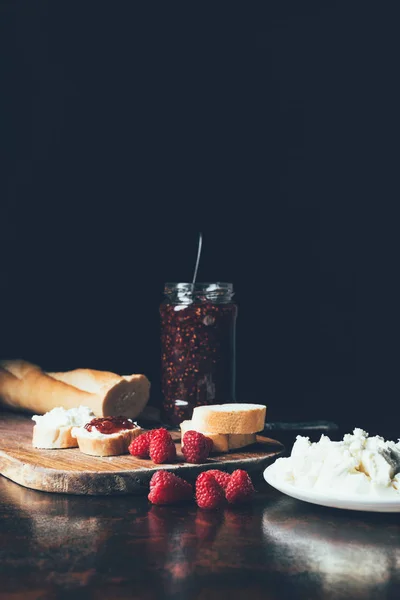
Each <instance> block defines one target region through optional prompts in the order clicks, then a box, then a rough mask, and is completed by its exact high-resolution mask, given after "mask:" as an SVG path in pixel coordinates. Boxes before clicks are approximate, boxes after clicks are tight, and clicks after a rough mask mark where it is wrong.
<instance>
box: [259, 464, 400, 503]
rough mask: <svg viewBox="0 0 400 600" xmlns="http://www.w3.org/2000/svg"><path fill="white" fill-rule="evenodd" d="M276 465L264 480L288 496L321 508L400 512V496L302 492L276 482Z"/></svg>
mask: <svg viewBox="0 0 400 600" xmlns="http://www.w3.org/2000/svg"><path fill="white" fill-rule="evenodd" d="M274 466H275V463H273V464H272V465H270V466H269V467H267V468H266V469H265V471H264V479H265V481H266V482H267V483H269V485H271V486H272V487H274V488H275V489H277V490H279V491H280V492H282V493H283V494H286V495H287V496H291V497H292V498H296V499H297V500H303V501H304V502H311V504H319V505H321V506H331V507H333V508H345V509H348V510H366V511H371V512H400V495H399V500H397V498H377V499H376V500H375V499H371V498H368V499H363V498H361V497H360V496H345V495H334V494H332V493H329V494H328V493H321V492H316V491H314V490H302V489H299V488H297V487H295V486H294V485H291V484H290V483H286V482H283V483H282V482H281V481H279V482H278V481H276V478H275V470H274V469H273V467H274Z"/></svg>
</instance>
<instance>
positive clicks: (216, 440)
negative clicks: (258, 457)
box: [180, 421, 256, 453]
mask: <svg viewBox="0 0 400 600" xmlns="http://www.w3.org/2000/svg"><path fill="white" fill-rule="evenodd" d="M180 428H181V440H182V442H181V444H182V446H183V436H184V435H185V433H186V432H187V431H199V430H198V429H196V427H195V426H194V425H193V421H183V422H182V423H181V424H180ZM199 433H202V434H204V435H206V436H207V437H209V438H210V439H212V441H213V444H214V446H213V449H212V452H213V453H214V452H229V450H236V449H238V448H244V447H245V446H250V444H254V443H255V442H256V434H255V433H209V432H205V431H200V432H199Z"/></svg>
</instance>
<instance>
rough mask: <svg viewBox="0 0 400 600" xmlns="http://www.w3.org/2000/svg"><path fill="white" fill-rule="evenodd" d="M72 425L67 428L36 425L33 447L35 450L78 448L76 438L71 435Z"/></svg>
mask: <svg viewBox="0 0 400 600" xmlns="http://www.w3.org/2000/svg"><path fill="white" fill-rule="evenodd" d="M72 427H73V426H72V425H67V426H65V427H43V426H40V425H35V426H34V428H33V435H32V446H33V447H34V448H46V449H48V450H51V449H52V450H53V449H56V448H77V447H78V442H77V440H76V437H74V436H73V435H72V433H71V430H72Z"/></svg>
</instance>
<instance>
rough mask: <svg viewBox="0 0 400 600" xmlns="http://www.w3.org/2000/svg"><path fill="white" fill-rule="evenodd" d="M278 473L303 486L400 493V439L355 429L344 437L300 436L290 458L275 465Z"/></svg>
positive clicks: (287, 479) (355, 491)
mask: <svg viewBox="0 0 400 600" xmlns="http://www.w3.org/2000/svg"><path fill="white" fill-rule="evenodd" d="M273 469H274V473H275V477H276V479H277V480H280V481H282V482H287V483H291V484H292V485H294V486H296V487H298V488H302V489H314V490H316V491H317V490H318V491H319V492H324V491H326V492H329V493H332V492H334V493H336V492H337V493H342V494H367V495H372V496H387V495H392V496H400V441H399V442H397V443H395V442H391V441H385V440H384V439H383V438H382V437H380V436H374V437H369V434H368V433H367V432H366V431H363V430H362V429H359V428H356V429H354V431H353V433H352V434H346V435H345V436H344V437H343V440H342V441H339V442H333V441H331V440H330V438H329V437H327V436H326V435H322V436H321V439H320V440H319V441H318V442H313V443H311V442H310V440H309V438H308V437H303V436H297V438H296V441H295V443H294V445H293V448H292V452H291V455H290V457H288V458H278V459H277V460H276V461H275V463H274V465H273Z"/></svg>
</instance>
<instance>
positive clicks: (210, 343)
mask: <svg viewBox="0 0 400 600" xmlns="http://www.w3.org/2000/svg"><path fill="white" fill-rule="evenodd" d="M164 293H165V296H166V297H165V300H164V302H163V303H162V304H161V306H160V314H161V366H162V391H163V395H164V401H163V407H162V409H163V410H162V413H163V419H164V421H166V422H167V423H169V424H171V425H175V426H176V425H179V423H181V422H182V421H184V420H186V419H191V417H192V412H193V409H194V407H195V406H200V405H203V404H225V403H230V402H235V329H236V317H237V305H236V304H235V303H234V302H232V297H233V294H234V292H233V286H232V284H231V283H196V284H194V285H193V284H192V283H167V284H166V285H165V289H164Z"/></svg>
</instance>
